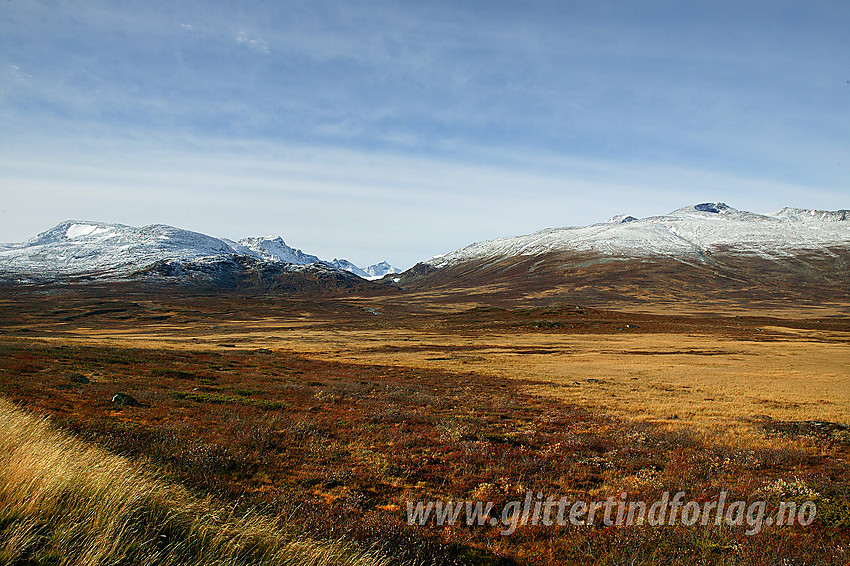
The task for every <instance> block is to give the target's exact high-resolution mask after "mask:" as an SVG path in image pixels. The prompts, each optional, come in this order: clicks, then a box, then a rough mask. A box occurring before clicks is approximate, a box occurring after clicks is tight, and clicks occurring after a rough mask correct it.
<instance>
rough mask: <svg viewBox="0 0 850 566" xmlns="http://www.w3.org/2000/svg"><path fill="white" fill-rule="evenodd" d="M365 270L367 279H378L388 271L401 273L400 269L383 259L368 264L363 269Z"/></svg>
mask: <svg viewBox="0 0 850 566" xmlns="http://www.w3.org/2000/svg"><path fill="white" fill-rule="evenodd" d="M365 272H366V275H367V278H368V279H380V278H382V277H383V276H384V275H387V274H388V273H401V270H400V269H397V268H395V267H393V266H392V265H390V264H389V263H387V262H385V261H382V262H381V263H376V264H374V265H370V266H369V267H367V268H366V269H365Z"/></svg>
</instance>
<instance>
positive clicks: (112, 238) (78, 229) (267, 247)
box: [0, 220, 372, 281]
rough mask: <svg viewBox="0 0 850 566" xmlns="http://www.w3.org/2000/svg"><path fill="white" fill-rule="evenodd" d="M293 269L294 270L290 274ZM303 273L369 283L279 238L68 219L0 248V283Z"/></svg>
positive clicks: (350, 268) (348, 266) (341, 264)
mask: <svg viewBox="0 0 850 566" xmlns="http://www.w3.org/2000/svg"><path fill="white" fill-rule="evenodd" d="M298 266H302V268H301V269H296V267H298ZM306 267H310V268H311V269H313V271H316V270H343V271H345V272H347V273H353V274H355V275H357V276H359V277H361V278H363V279H370V278H372V277H371V276H370V275H369V273H367V272H366V271H364V270H362V269H360V268H358V267H357V266H356V265H354V264H353V263H351V262H348V261H346V260H334V261H333V262H327V261H323V260H321V259H319V258H318V257H317V256H315V255H311V254H307V253H304V252H302V251H301V250H298V249H294V248H291V247H289V246H288V245H286V243H285V242H284V241H283V239H282V238H280V237H274V236H266V237H263V238H245V239H243V240H240V241H239V242H233V241H231V240H227V239H223V238H214V237H212V236H207V235H205V234H201V233H198V232H192V231H189V230H182V229H180V228H174V227H172V226H165V225H160V224H156V225H151V226H145V227H142V228H136V227H133V226H126V225H124V224H109V223H104V222H90V221H77V220H68V221H65V222H62V223H61V224H59V225H58V226H55V227H53V228H51V229H50V230H47V231H46V232H43V233H41V234H39V235H38V236H36V237H35V238H32V239H30V240H27V241H26V242H22V243H15V244H0V277H2V278H3V279H6V280H13V281H44V280H54V279H63V278H75V277H85V278H98V277H118V278H122V277H123V278H127V277H129V276H133V275H139V274H145V275H150V274H152V273H153V274H158V275H169V276H179V275H180V274H181V273H183V272H192V273H196V274H197V273H219V274H220V273H221V272H222V270H224V271H226V272H228V273H233V272H237V271H240V270H242V271H244V270H246V269H254V270H257V269H259V270H264V271H266V272H278V273H279V272H281V271H287V272H290V273H295V272H301V273H305V269H304V268H306Z"/></svg>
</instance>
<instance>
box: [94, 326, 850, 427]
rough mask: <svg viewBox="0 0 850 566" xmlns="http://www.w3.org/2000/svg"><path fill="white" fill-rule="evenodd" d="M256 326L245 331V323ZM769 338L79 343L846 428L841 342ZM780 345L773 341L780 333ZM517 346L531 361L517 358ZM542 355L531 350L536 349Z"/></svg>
mask: <svg viewBox="0 0 850 566" xmlns="http://www.w3.org/2000/svg"><path fill="white" fill-rule="evenodd" d="M248 326H253V325H248ZM774 330H775V331H776V332H775V334H774V336H772V337H771V338H770V339H768V340H764V341H760V340H758V339H749V340H740V339H736V338H733V337H722V336H710V335H687V334H674V333H663V332H660V333H645V334H619V335H611V334H555V333H548V334H547V333H540V334H537V333H504V332H493V333H486V334H481V335H477V336H471V335H467V336H463V335H459V334H442V333H431V332H422V331H417V330H411V329H403V328H396V329H392V330H389V331H387V330H339V329H333V330H328V329H319V328H314V329H311V328H293V329H292V330H287V331H285V332H281V331H279V330H277V329H276V328H275V327H274V325H271V324H269V326H268V327H267V328H262V329H257V328H256V327H255V328H253V329H250V330H248V331H246V329H242V330H241V331H239V330H237V329H234V330H233V331H231V332H229V333H227V334H212V335H211V334H207V335H200V336H201V337H199V334H195V335H192V334H191V333H187V332H186V331H185V329H184V335H183V337H180V338H178V337H176V336H167V335H166V336H164V335H153V334H148V333H146V332H145V331H144V330H139V331H135V332H133V331H126V332H125V333H121V332H116V331H102V332H92V333H90V334H89V335H88V336H87V338H86V339H85V340H84V341H85V342H94V343H106V344H116V343H117V344H122V345H125V346H133V347H154V348H175V349H180V348H191V349H201V350H203V349H213V350H215V349H220V347H219V344H220V343H222V342H229V343H235V344H236V345H237V346H238V347H240V348H259V347H263V348H272V349H278V348H282V349H286V350H292V351H296V352H300V353H303V354H304V355H307V356H311V357H316V358H317V359H324V360H336V361H342V362H349V363H350V362H354V363H363V364H385V365H395V366H404V367H410V368H421V369H439V370H449V371H476V372H480V373H482V374H487V375H496V376H499V377H504V378H510V379H516V380H518V381H520V382H526V384H527V385H526V386H525V390H526V391H527V392H529V393H534V394H538V395H545V396H550V397H556V398H558V399H561V400H564V401H566V402H569V403H578V404H581V405H586V406H588V407H592V408H595V409H599V410H603V411H605V412H609V413H612V414H615V415H618V416H621V417H625V418H629V419H639V420H647V421H656V422H658V421H670V420H671V418H674V421H675V422H676V423H677V424H682V425H695V426H697V427H698V428H705V427H709V428H715V427H718V428H721V429H724V430H727V431H732V430H734V429H738V428H740V429H741V430H749V429H750V428H751V427H750V425H749V424H747V423H748V421H750V420H752V419H754V418H755V419H758V418H761V417H763V416H768V417H770V418H773V419H777V420H796V421H800V420H826V421H833V422H849V421H850V369H848V360H850V344H848V343H847V341H846V340H847V337H846V336H843V335H839V334H841V333H836V332H824V331H815V330H811V331H809V330H806V331H798V330H793V329H787V328H783V329H774ZM779 330H781V331H782V335H781V336H776V334H778V331H779ZM523 349H526V350H528V351H531V352H532V353H528V352H527V351H526V352H523V351H522V350H523ZM535 349H539V350H540V351H539V352H535V351H534V350H535Z"/></svg>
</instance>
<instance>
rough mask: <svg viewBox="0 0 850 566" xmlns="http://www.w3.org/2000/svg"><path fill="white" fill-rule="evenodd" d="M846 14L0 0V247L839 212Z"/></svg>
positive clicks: (476, 4) (382, 240) (401, 237)
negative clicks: (157, 231)
mask: <svg viewBox="0 0 850 566" xmlns="http://www.w3.org/2000/svg"><path fill="white" fill-rule="evenodd" d="M848 30H850V2H848V1H847V0H834V1H826V0H820V1H819V0H806V1H795V2H790V1H783V0H769V1H767V0H765V1H761V0H752V1H747V0H733V1H726V0H716V1H700V2H697V1H688V0H669V1H667V0H618V1H608V0H586V1H572V0H561V1H554V0H552V1H537V0H524V1H522V2H518V1H504V0H486V1H470V0H445V1H443V0H427V1H423V0H417V1H384V0H370V1H359V0H346V1H336V2H330V1H324V0H304V1H295V0H292V1H287V0H279V1H267V2H265V1H251V0H245V1H240V2H224V1H217V0H204V1H199V0H185V1H181V2H173V1H170V0H169V1H159V0H145V1H138V2H137V1H134V0H122V1H120V2H119V1H111V2H110V1H96V0H79V1H77V0H63V1H55V2H44V1H38V0H26V1H23V0H4V1H3V2H2V3H0V241H4V242H15V241H23V240H26V239H28V238H30V237H33V236H35V235H36V234H38V233H40V232H42V231H45V230H47V229H48V228H50V227H51V226H53V225H55V224H58V223H59V222H61V221H63V220H67V219H78V220H96V221H102V222H118V223H122V224H129V225H133V226H143V225H147V224H170V225H173V226H178V227H181V228H186V229H190V230H196V231H199V232H203V233H206V234H210V235H213V236H218V237H226V238H231V239H239V238H242V237H247V236H260V235H267V234H274V235H280V236H282V237H283V238H284V240H285V241H286V242H287V243H288V244H289V245H291V246H294V247H297V248H301V249H303V250H304V251H305V252H308V253H313V254H316V255H318V256H319V257H322V258H325V259H332V258H335V257H336V258H347V259H349V260H351V261H353V262H354V263H356V264H358V265H368V264H371V263H376V262H378V261H381V260H388V261H389V262H390V263H392V264H394V265H396V266H397V267H401V268H407V267H410V266H411V265H413V264H414V263H416V262H417V261H421V260H424V259H427V258H429V257H431V256H434V255H436V254H440V253H446V252H449V251H451V250H453V249H456V248H459V247H462V246H464V245H467V244H469V243H472V242H474V241H480V240H485V239H490V238H496V237H504V236H512V235H518V234H526V233H530V232H534V231H536V230H539V229H543V228H547V227H560V226H570V225H585V224H591V223H595V222H604V221H606V220H607V219H609V218H610V217H612V216H614V215H616V214H630V215H633V216H637V217H645V216H651V215H658V214H664V213H667V212H670V211H672V210H674V209H677V208H680V207H683V206H686V205H691V204H696V203H699V202H709V201H711V202H716V201H722V202H726V203H728V204H729V205H731V206H733V207H735V208H739V209H744V210H751V211H754V212H771V211H774V210H778V209H780V208H782V207H784V206H794V207H802V208H818V209H839V208H850V33H848Z"/></svg>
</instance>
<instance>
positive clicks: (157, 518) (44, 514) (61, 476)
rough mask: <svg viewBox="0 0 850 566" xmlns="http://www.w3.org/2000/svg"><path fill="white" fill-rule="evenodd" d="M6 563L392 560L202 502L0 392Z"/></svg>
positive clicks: (1, 533)
mask: <svg viewBox="0 0 850 566" xmlns="http://www.w3.org/2000/svg"><path fill="white" fill-rule="evenodd" d="M0 563H2V564H30V565H32V564H51V565H57V566H61V565H72V564H73V565H88V564H92V565H94V564H115V565H118V564H127V565H130V564H146V565H175V566H177V565H191V564H197V565H201V564H204V565H220V566H226V565H242V564H244V565H248V564H250V565H272V564H274V565H289V564H293V565H294V564H307V565H314V566H320V565H331V564H334V565H337V564H341V565H351V566H360V565H363V566H366V565H382V564H386V563H387V560H385V559H383V558H380V557H378V556H377V554H376V553H374V552H369V551H364V550H362V549H358V548H357V547H355V546H354V545H353V544H349V543H346V542H337V541H319V540H314V539H310V538H308V537H306V536H304V535H303V534H301V533H299V530H298V528H297V527H296V526H295V525H292V524H286V523H284V522H283V521H279V520H275V519H273V518H271V517H267V516H263V515H259V514H257V513H254V512H250V511H249V512H237V511H236V510H235V509H233V508H228V507H225V506H224V505H222V504H221V503H219V502H217V501H215V500H213V499H212V498H210V497H206V498H200V497H198V496H196V495H193V494H192V493H190V492H189V491H187V490H186V489H185V488H183V487H181V486H179V485H175V484H172V483H168V482H165V481H163V480H161V479H159V478H157V477H156V475H155V474H154V473H153V472H151V471H149V470H146V469H144V468H142V467H141V466H139V465H136V464H134V463H132V462H130V461H128V460H127V459H125V458H122V457H119V456H115V455H112V454H109V453H107V452H105V451H104V450H102V449H100V448H97V447H94V446H91V445H88V444H86V443H84V442H82V441H80V440H77V439H75V438H73V437H71V436H70V435H68V434H66V433H64V432H62V431H60V430H57V429H56V428H55V427H53V426H52V425H51V424H50V423H49V422H48V421H46V420H44V419H41V418H37V417H34V416H32V415H29V414H28V413H26V412H24V411H22V410H21V409H19V408H17V407H15V406H14V405H13V404H12V403H10V402H9V401H7V400H5V399H2V398H0Z"/></svg>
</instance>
